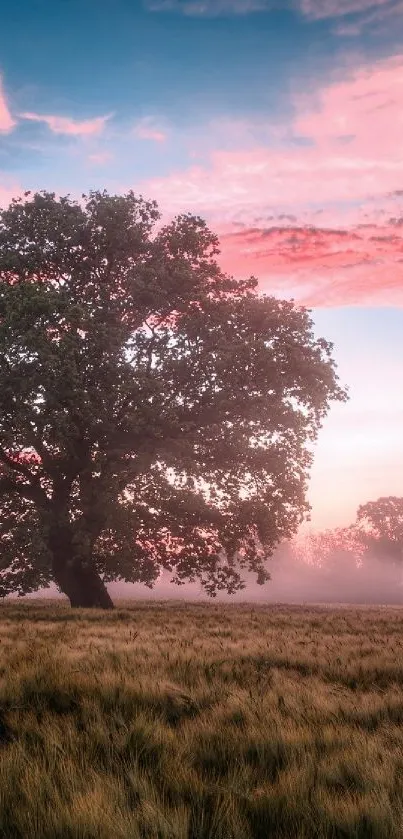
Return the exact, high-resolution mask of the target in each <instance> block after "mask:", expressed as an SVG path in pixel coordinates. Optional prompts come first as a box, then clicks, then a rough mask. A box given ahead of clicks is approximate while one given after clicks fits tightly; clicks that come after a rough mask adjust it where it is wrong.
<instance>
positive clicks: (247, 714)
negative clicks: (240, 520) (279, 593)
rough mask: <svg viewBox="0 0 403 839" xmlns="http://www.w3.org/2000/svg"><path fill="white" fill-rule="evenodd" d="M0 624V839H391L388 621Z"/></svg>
mask: <svg viewBox="0 0 403 839" xmlns="http://www.w3.org/2000/svg"><path fill="white" fill-rule="evenodd" d="M120 605H121V606H122V608H118V609H117V610H116V611H114V612H111V613H110V614H109V613H100V612H89V611H88V612H80V613H78V612H73V611H71V610H70V609H69V608H68V607H67V606H65V605H64V604H63V603H57V602H54V603H49V602H47V603H40V602H35V601H31V602H29V603H24V602H14V603H6V604H3V605H2V606H1V609H0V641H1V643H0V837H1V839H252V837H253V838H254V837H256V839H260V837H262V839H266V837H283V838H284V839H315V837H317V839H324V837H332V839H400V838H401V837H402V836H403V786H402V782H403V726H402V723H403V692H402V686H403V655H402V654H403V631H402V628H403V610H399V609H395V608H388V609H380V608H379V609H376V608H367V609H366V608H360V609H352V608H351V609H350V608H349V609H326V608H322V609H321V608H312V607H310V608H302V607H279V606H278V607H273V606H270V607H265V606H257V607H253V606H247V605H241V606H240V605H237V606H231V605H222V604H219V605H205V604H200V605H194V604H192V605H186V604H183V603H182V604H180V603H174V602H172V601H171V602H169V603H155V602H152V603H147V602H142V603H140V604H138V603H136V604H131V605H129V604H120Z"/></svg>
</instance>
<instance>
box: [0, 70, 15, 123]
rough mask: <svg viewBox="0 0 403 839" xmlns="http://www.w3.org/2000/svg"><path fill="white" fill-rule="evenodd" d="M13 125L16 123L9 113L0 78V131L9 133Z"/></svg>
mask: <svg viewBox="0 0 403 839" xmlns="http://www.w3.org/2000/svg"><path fill="white" fill-rule="evenodd" d="M15 125H16V122H15V120H14V119H13V117H12V116H11V112H10V109H9V106H8V102H7V99H6V94H5V92H4V88H3V83H2V79H1V76H0V131H1V132H3V131H4V132H5V133H7V132H9V131H12V129H13V128H14V126H15Z"/></svg>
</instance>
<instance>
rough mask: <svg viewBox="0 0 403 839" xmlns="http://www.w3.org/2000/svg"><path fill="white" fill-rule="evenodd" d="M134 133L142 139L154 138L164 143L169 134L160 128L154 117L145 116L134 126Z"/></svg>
mask: <svg viewBox="0 0 403 839" xmlns="http://www.w3.org/2000/svg"><path fill="white" fill-rule="evenodd" d="M134 134H135V136H136V137H138V138H139V139H140V140H153V141H154V142H156V143H164V142H165V140H166V139H167V134H166V132H165V131H163V130H162V129H161V128H159V127H158V126H157V125H156V123H155V121H154V120H153V118H152V117H143V119H141V120H139V121H138V123H137V124H136V125H135V126H134Z"/></svg>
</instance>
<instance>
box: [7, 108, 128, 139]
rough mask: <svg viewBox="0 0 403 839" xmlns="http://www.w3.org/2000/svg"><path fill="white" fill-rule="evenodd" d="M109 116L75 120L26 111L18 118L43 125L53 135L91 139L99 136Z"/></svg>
mask: <svg viewBox="0 0 403 839" xmlns="http://www.w3.org/2000/svg"><path fill="white" fill-rule="evenodd" d="M111 116H112V115H111V114H108V115H107V116H102V117H95V118H94V119H85V120H75V119H71V118H70V117H62V116H57V115H54V114H37V113H34V112H32V111H28V112H25V113H22V114H20V118H21V119H24V120H29V121H31V122H43V123H45V124H46V125H47V126H48V128H49V129H50V131H52V133H53V134H65V135H69V136H70V137H91V136H93V135H96V134H101V133H102V131H103V130H104V128H105V125H106V123H107V121H108V120H109V119H110V118H111Z"/></svg>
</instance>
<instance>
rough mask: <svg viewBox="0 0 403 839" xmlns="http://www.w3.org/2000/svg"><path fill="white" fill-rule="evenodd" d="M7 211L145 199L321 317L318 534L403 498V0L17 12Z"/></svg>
mask: <svg viewBox="0 0 403 839" xmlns="http://www.w3.org/2000/svg"><path fill="white" fill-rule="evenodd" d="M0 7H1V9H0V10H1V26H0V205H3V206H4V205H7V204H8V202H9V201H10V200H11V198H12V197H13V196H15V195H18V194H21V192H22V191H24V190H26V189H31V190H35V189H49V190H52V191H54V192H56V193H57V194H66V193H70V194H71V195H73V196H77V197H78V196H80V195H81V194H82V193H83V192H86V191H88V190H89V189H92V188H94V189H97V188H106V189H108V190H109V191H111V192H117V193H123V192H125V191H127V190H128V189H133V190H134V191H135V192H137V193H141V194H142V195H144V196H145V197H147V198H152V199H157V201H158V203H159V206H160V209H161V211H162V213H163V215H164V218H166V219H167V220H168V219H169V218H172V216H173V215H174V214H175V213H179V212H180V213H181V212H188V211H189V212H194V213H197V214H198V215H202V216H203V217H204V218H205V219H206V220H207V222H208V224H209V226H210V227H211V228H212V229H213V230H214V231H215V232H216V233H217V234H218V235H219V238H220V242H221V256H220V262H221V265H222V267H223V269H224V270H226V271H228V272H229V273H231V274H233V275H234V276H237V277H246V276H250V275H251V274H253V275H255V276H256V277H258V279H259V283H260V288H261V290H262V291H263V292H266V293H268V294H275V295H276V296H279V297H287V298H289V297H292V298H294V299H295V300H296V301H297V302H298V303H302V304H304V305H307V306H308V307H310V308H312V315H313V319H314V322H315V329H316V331H317V334H318V335H321V336H323V337H326V338H328V339H330V340H331V341H333V342H334V345H335V346H334V357H335V359H336V361H337V363H338V366H339V375H340V379H341V382H342V384H344V385H347V386H348V387H349V391H350V401H349V402H348V403H347V404H341V405H335V406H334V407H332V409H331V411H330V413H329V416H328V418H327V419H326V421H325V423H324V426H323V429H322V431H321V433H320V435H319V439H318V443H317V447H316V453H315V463H314V466H313V469H312V479H311V483H310V488H309V498H310V501H311V504H312V526H313V527H317V528H325V527H333V526H343V525H348V524H349V523H351V522H352V521H353V520H354V518H355V513H356V510H357V507H358V505H359V504H361V503H364V502H366V501H369V500H373V499H376V498H378V497H379V496H381V495H403V240H402V232H403V0H277V2H276V0H52V2H51V3H49V2H48V0H18V3H15V2H11V0H9V2H6V0H1V2H0Z"/></svg>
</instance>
